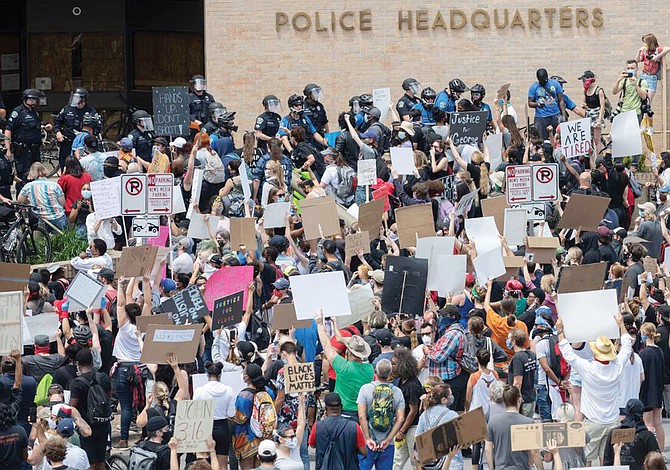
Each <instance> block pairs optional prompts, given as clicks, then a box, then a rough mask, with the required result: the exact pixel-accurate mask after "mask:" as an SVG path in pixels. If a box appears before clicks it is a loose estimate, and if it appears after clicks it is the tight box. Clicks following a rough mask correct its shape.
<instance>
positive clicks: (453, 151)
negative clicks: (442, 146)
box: [447, 139, 468, 170]
mask: <svg viewBox="0 0 670 470" xmlns="http://www.w3.org/2000/svg"><path fill="white" fill-rule="evenodd" d="M447 145H449V150H451V154H452V155H453V157H454V161H455V162H456V163H457V164H458V166H460V167H461V168H462V169H464V170H467V169H468V163H467V162H466V161H465V160H463V158H462V157H461V154H460V153H458V149H457V148H456V146H455V145H454V142H453V141H452V140H451V139H447Z"/></svg>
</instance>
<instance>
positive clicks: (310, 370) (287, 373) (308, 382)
mask: <svg viewBox="0 0 670 470" xmlns="http://www.w3.org/2000/svg"><path fill="white" fill-rule="evenodd" d="M284 379H286V393H299V392H313V391H314V390H316V386H315V376H314V363H313V362H301V363H298V364H295V365H291V364H286V365H285V366H284Z"/></svg>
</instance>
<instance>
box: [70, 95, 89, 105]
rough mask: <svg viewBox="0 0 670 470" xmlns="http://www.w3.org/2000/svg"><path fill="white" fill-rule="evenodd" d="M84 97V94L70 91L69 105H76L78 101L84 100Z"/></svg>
mask: <svg viewBox="0 0 670 470" xmlns="http://www.w3.org/2000/svg"><path fill="white" fill-rule="evenodd" d="M85 101H86V98H85V97H84V95H81V94H79V93H71V94H70V106H73V107H75V106H77V105H79V103H82V102H85Z"/></svg>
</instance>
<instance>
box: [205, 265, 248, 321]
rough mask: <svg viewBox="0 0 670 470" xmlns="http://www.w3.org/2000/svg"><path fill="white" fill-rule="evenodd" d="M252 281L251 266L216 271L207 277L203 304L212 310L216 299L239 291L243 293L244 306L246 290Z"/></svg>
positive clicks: (223, 268)
mask: <svg viewBox="0 0 670 470" xmlns="http://www.w3.org/2000/svg"><path fill="white" fill-rule="evenodd" d="M253 281H254V267H253V266H224V267H222V268H221V269H217V270H216V271H214V273H213V274H212V275H211V276H209V279H207V283H206V284H205V285H206V288H205V302H206V304H207V308H208V309H210V310H212V309H213V308H214V301H215V300H216V299H220V298H221V297H225V296H226V295H230V294H234V293H235V292H239V291H244V300H243V304H244V305H245V306H246V305H247V295H248V293H247V288H248V287H249V284H251V283H252V282H253Z"/></svg>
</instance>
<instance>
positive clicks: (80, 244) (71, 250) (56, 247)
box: [31, 229, 88, 264]
mask: <svg viewBox="0 0 670 470" xmlns="http://www.w3.org/2000/svg"><path fill="white" fill-rule="evenodd" d="M44 243H45V240H44V239H38V240H37V245H38V250H37V251H38V253H39V255H38V256H37V257H36V258H35V259H34V261H33V260H32V259H31V264H43V263H48V262H49V261H48V260H45V259H44V251H45V250H44ZM86 247H88V241H86V240H81V239H79V238H77V234H76V233H75V231H74V230H73V229H69V230H64V231H63V233H62V234H57V233H54V234H52V235H51V260H50V261H65V260H70V259H72V258H74V257H75V256H78V255H79V254H80V253H81V252H82V251H85V250H86Z"/></svg>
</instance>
